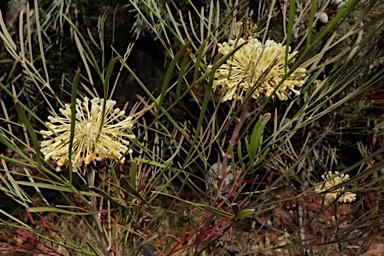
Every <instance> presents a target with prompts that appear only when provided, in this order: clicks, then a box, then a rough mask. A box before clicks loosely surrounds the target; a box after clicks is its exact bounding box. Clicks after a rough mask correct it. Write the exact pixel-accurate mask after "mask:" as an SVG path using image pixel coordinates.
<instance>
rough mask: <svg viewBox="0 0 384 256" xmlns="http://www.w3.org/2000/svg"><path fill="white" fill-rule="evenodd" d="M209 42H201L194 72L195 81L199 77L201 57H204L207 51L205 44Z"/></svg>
mask: <svg viewBox="0 0 384 256" xmlns="http://www.w3.org/2000/svg"><path fill="white" fill-rule="evenodd" d="M206 44H207V40H204V41H203V43H202V44H201V46H200V48H199V51H198V52H197V58H196V63H195V71H194V72H193V82H195V81H196V80H197V78H198V77H199V70H200V67H201V59H202V58H203V54H204V52H205V45H206Z"/></svg>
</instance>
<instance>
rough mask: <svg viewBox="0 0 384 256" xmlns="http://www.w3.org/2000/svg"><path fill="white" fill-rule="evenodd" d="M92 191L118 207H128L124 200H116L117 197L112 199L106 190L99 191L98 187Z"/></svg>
mask: <svg viewBox="0 0 384 256" xmlns="http://www.w3.org/2000/svg"><path fill="white" fill-rule="evenodd" d="M90 189H91V190H92V191H94V192H95V193H97V194H99V195H100V196H102V197H103V198H104V199H105V200H107V201H109V202H111V203H115V204H116V205H119V206H122V207H124V208H126V207H127V204H126V203H125V202H124V201H123V200H120V199H118V198H115V197H111V196H110V195H109V194H108V193H106V192H105V191H104V190H102V189H99V188H96V187H93V188H90Z"/></svg>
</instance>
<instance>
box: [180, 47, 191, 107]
mask: <svg viewBox="0 0 384 256" xmlns="http://www.w3.org/2000/svg"><path fill="white" fill-rule="evenodd" d="M191 53H192V50H191V49H190V50H188V51H187V52H186V54H185V55H184V58H183V60H182V61H181V65H180V70H179V77H178V79H177V85H176V99H177V100H180V91H181V84H182V82H183V77H184V76H185V74H186V72H185V71H186V69H187V64H188V61H189V56H190V55H191Z"/></svg>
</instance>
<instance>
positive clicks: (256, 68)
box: [213, 37, 306, 101]
mask: <svg viewBox="0 0 384 256" xmlns="http://www.w3.org/2000/svg"><path fill="white" fill-rule="evenodd" d="M241 44H244V45H243V46H242V47H241V48H240V49H238V50H237V51H236V52H235V53H234V54H233V55H232V56H231V57H229V59H228V60H227V62H226V63H224V64H223V65H221V67H220V68H218V69H217V71H216V73H215V81H214V83H213V87H214V89H215V91H223V92H224V95H223V98H222V101H227V100H232V99H234V100H243V99H244V96H245V94H246V93H247V92H251V93H252V98H258V97H259V96H260V94H263V93H265V95H266V96H270V95H271V94H272V92H273V91H274V90H275V89H276V87H277V86H278V85H279V84H280V83H281V81H282V79H283V77H284V75H285V49H286V48H285V46H283V45H282V44H281V43H276V42H274V41H272V40H267V41H266V43H265V44H262V43H261V42H260V41H259V40H257V39H256V38H252V37H251V38H249V39H248V41H246V40H245V39H243V38H240V39H239V40H229V42H228V43H227V42H225V43H223V44H219V53H221V54H223V55H225V54H228V53H230V52H231V51H233V50H234V48H235V47H236V46H237V45H241ZM296 54H297V52H296V51H295V52H293V53H291V54H289V56H288V62H289V63H287V64H290V63H292V62H294V61H295V58H294V56H295V55H296ZM305 72H306V70H305V69H304V68H297V69H296V70H295V71H294V72H292V73H291V75H290V76H289V77H287V78H286V79H285V80H284V81H283V82H282V84H281V85H280V86H279V88H278V89H277V91H276V95H277V96H278V97H279V99H280V100H287V99H288V98H289V97H290V94H291V92H293V93H295V94H296V95H298V94H300V92H299V91H298V90H296V89H295V87H301V86H302V85H303V83H304V81H303V79H304V76H305Z"/></svg>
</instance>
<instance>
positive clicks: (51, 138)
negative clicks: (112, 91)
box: [41, 97, 135, 172]
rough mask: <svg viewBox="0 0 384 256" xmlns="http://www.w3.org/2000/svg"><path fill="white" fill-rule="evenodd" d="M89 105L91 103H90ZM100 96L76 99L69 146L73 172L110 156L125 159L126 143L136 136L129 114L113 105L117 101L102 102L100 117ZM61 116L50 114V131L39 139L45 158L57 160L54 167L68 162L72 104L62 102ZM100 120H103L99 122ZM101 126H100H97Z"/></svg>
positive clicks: (59, 166) (44, 132) (43, 132)
mask: <svg viewBox="0 0 384 256" xmlns="http://www.w3.org/2000/svg"><path fill="white" fill-rule="evenodd" d="M89 105H90V106H89ZM103 105H104V100H103V99H98V98H95V99H92V100H89V99H88V98H87V97H85V98H84V101H83V102H82V101H81V100H80V99H77V100H76V119H75V132H74V138H73V146H72V168H73V171H74V172H76V171H77V170H78V169H80V167H81V166H82V165H83V164H84V165H85V166H87V165H88V164H90V163H91V162H93V163H95V162H96V161H102V160H105V159H113V160H120V161H124V158H123V155H124V153H126V152H127V150H128V147H129V144H130V142H129V139H133V138H135V135H133V134H132V128H133V124H134V122H133V120H132V117H129V116H128V117H126V116H124V114H125V112H124V111H123V110H120V109H118V108H116V109H113V107H114V106H115V105H116V102H115V101H113V100H107V101H106V102H105V116H104V120H103ZM60 113H61V114H62V115H63V116H58V115H55V116H49V117H48V120H49V122H47V123H46V125H47V126H48V127H49V129H50V130H49V131H41V134H42V135H43V137H44V138H45V140H44V141H42V142H41V152H42V153H43V154H44V156H45V159H46V160H48V159H49V158H52V159H53V160H54V161H56V162H57V165H58V167H57V170H60V168H61V166H63V165H68V162H69V158H68V150H69V141H70V129H71V106H70V105H69V104H66V105H65V109H60ZM102 120H103V123H101V122H102ZM100 128H101V129H100Z"/></svg>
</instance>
